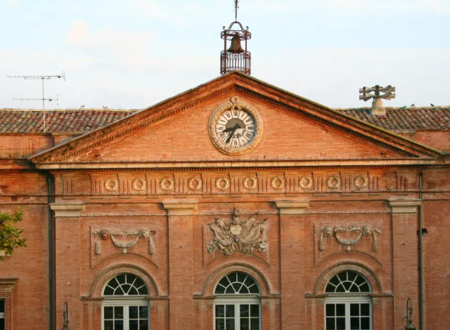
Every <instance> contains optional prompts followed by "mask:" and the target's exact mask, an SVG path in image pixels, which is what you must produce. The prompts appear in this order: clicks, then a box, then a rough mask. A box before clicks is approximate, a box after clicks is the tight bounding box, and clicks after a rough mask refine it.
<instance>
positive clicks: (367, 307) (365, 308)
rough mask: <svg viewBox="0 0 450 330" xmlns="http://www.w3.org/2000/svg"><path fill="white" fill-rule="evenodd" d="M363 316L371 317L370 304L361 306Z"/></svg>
mask: <svg viewBox="0 0 450 330" xmlns="http://www.w3.org/2000/svg"><path fill="white" fill-rule="evenodd" d="M361 315H362V316H370V304H361Z"/></svg>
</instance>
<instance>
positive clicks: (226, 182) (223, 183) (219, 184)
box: [216, 177, 230, 190]
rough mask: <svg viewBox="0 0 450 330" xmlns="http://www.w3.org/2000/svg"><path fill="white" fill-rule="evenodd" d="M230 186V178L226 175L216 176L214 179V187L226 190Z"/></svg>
mask: <svg viewBox="0 0 450 330" xmlns="http://www.w3.org/2000/svg"><path fill="white" fill-rule="evenodd" d="M229 187H230V179H228V178H227V177H222V178H218V179H217V180H216V188H217V189H219V190H226V189H228V188H229Z"/></svg>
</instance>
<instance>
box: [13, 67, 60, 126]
mask: <svg viewBox="0 0 450 330" xmlns="http://www.w3.org/2000/svg"><path fill="white" fill-rule="evenodd" d="M7 77H8V78H22V79H25V80H31V79H41V81H42V98H41V99H13V100H16V101H17V100H39V101H40V100H42V113H43V118H44V133H46V132H47V123H46V116H45V101H50V102H51V101H53V100H54V99H51V98H48V99H46V98H45V84H44V81H45V80H46V79H52V78H63V79H64V81H66V74H65V73H64V71H63V72H62V73H61V74H59V75H44V76H7ZM58 99H59V95H58V98H57V99H56V101H57V102H58Z"/></svg>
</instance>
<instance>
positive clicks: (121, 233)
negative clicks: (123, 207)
mask: <svg viewBox="0 0 450 330" xmlns="http://www.w3.org/2000/svg"><path fill="white" fill-rule="evenodd" d="M155 234H156V233H155V232H154V231H148V230H145V229H137V230H108V229H101V230H98V231H94V232H93V233H92V235H94V236H98V237H99V238H100V240H104V241H107V240H108V239H109V238H110V239H111V242H112V243H113V244H114V246H115V247H118V248H119V249H122V253H124V254H125V253H127V252H128V249H130V248H132V247H134V246H135V245H136V244H137V242H138V241H139V239H148V254H150V255H153V254H154V253H155V245H154V242H153V238H152V237H153V236H154V235H155ZM118 237H133V240H131V241H122V240H119V239H118ZM100 240H97V241H96V242H95V254H96V255H100V254H101V253H102V248H101V245H100Z"/></svg>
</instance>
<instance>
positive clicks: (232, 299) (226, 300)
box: [213, 294, 262, 330]
mask: <svg viewBox="0 0 450 330" xmlns="http://www.w3.org/2000/svg"><path fill="white" fill-rule="evenodd" d="M248 304H252V305H258V306H259V329H258V330H261V326H262V311H261V300H260V299H259V297H258V296H255V295H245V294H233V295H220V296H218V297H217V298H216V299H214V306H213V313H214V328H213V329H214V330H216V305H234V312H235V316H234V317H235V323H234V326H235V329H240V328H241V317H240V314H239V315H238V314H237V313H240V308H239V306H240V305H248Z"/></svg>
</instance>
